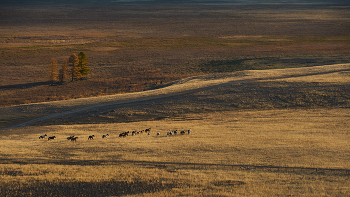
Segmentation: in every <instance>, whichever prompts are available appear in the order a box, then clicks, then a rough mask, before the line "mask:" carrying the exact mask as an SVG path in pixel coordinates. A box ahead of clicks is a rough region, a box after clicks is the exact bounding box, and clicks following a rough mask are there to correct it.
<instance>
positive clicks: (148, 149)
mask: <svg viewBox="0 0 350 197" xmlns="http://www.w3.org/2000/svg"><path fill="white" fill-rule="evenodd" d="M348 114H349V110H348V109H314V110H267V111H241V112H225V113H208V114H193V116H194V118H196V116H197V117H200V118H201V119H202V120H192V121H172V120H163V121H146V122H135V123H120V124H96V125H95V124H94V125H71V126H64V125H56V126H42V127H28V128H22V129H16V130H12V131H4V132H2V134H1V139H0V140H1V142H2V149H1V153H0V154H1V155H4V156H5V158H6V159H5V160H3V161H2V163H4V164H2V165H1V166H0V167H1V180H2V181H1V186H2V188H4V187H5V186H7V187H8V188H11V189H9V190H8V192H9V194H13V193H10V192H14V191H16V190H17V191H22V192H25V191H29V190H30V191H31V192H34V194H35V193H37V194H40V188H39V186H40V184H41V186H43V187H44V186H45V185H48V186H51V187H53V188H55V187H63V188H66V189H68V190H69V191H70V190H73V189H72V187H75V184H77V183H80V184H81V185H82V186H84V185H85V186H89V187H90V188H89V189H86V190H87V191H89V192H93V193H95V194H99V193H101V194H109V195H113V194H112V193H113V192H115V193H114V195H115V194H117V193H116V191H115V190H113V189H112V188H110V187H109V186H108V184H109V185H111V184H112V185H113V184H114V185H115V187H117V186H120V187H122V186H123V185H121V184H120V183H121V182H123V183H124V181H125V182H126V183H128V184H129V185H128V184H126V186H125V187H126V188H130V185H132V183H134V182H137V183H139V184H140V185H139V187H137V188H133V189H134V190H133V191H129V190H126V189H125V188H124V189H125V192H126V193H125V194H127V193H129V194H131V195H140V194H142V195H145V196H148V195H150V196H152V195H167V196H177V195H185V196H203V195H204V196H206V195H209V196H211V195H219V196H237V195H238V196H239V195H243V196H244V195H253V196H270V195H272V196H278V195H289V194H290V195H297V196H298V195H305V196H318V195H332V196H334V195H346V194H347V193H348V192H350V190H349V187H348V185H349V183H350V180H349V176H348V175H341V174H332V173H331V174H327V173H326V174H323V173H319V174H317V173H315V172H313V171H307V170H306V171H298V170H297V171H285V170H281V171H269V170H267V171H265V170H248V171H245V170H239V169H236V168H235V169H230V168H226V169H221V168H218V169H216V168H215V166H214V167H211V169H210V167H209V169H208V168H197V169H192V166H183V165H176V164H177V163H203V164H205V163H214V164H242V165H248V164H249V165H265V166H269V165H272V166H280V167H283V166H290V167H312V168H340V169H349V168H350V166H349V163H350V161H349V158H350V157H349V155H348V153H349V151H350V150H349V146H348V142H349V140H350V139H349V133H350V130H349V128H348V122H349V116H348ZM148 127H152V131H151V136H148V135H147V134H139V135H136V136H128V137H126V138H119V137H118V135H119V133H121V132H124V131H132V130H141V129H144V128H148ZM189 128H191V129H192V133H191V134H190V135H187V134H186V135H176V136H170V137H166V132H167V131H169V130H174V129H178V130H183V129H189ZM156 132H160V133H161V135H160V136H156V135H155V134H156ZM45 133H47V134H48V136H53V135H54V136H56V137H57V138H56V139H55V140H52V141H51V140H50V141H48V140H47V139H41V140H40V139H38V137H39V136H40V135H42V134H45ZM106 133H108V134H109V135H110V136H109V137H108V138H106V139H102V138H101V136H102V134H106ZM92 134H94V135H95V136H96V138H95V139H94V140H88V139H87V138H88V136H89V135H92ZM70 135H75V136H78V137H79V138H78V139H77V142H76V143H74V142H71V141H68V140H67V139H66V137H68V136H70ZM123 161H130V163H129V164H125V163H120V162H123ZM133 161H149V162H170V163H173V164H174V165H169V166H166V167H161V166H159V167H158V168H157V167H156V168H155V165H156V166H157V164H156V163H154V164H151V165H148V164H144V165H134V164H133ZM80 162H82V163H80ZM84 162H85V164H84ZM86 162H88V163H86ZM94 162H95V163H94ZM6 163H8V164H6ZM16 163H19V164H16ZM21 163H22V164H21ZM25 163H28V164H27V165H23V164H25ZM159 182H161V184H159ZM101 183H106V185H103V184H102V185H100V184H101ZM107 183H108V184H107ZM18 185H22V190H20V189H19V188H17V189H16V187H18ZM157 187H158V189H159V190H160V191H157ZM102 188H104V190H102ZM140 188H143V189H140ZM74 189H76V188H74ZM119 189H120V190H123V187H122V188H119ZM86 190H85V191H86ZM45 191H47V192H54V191H55V190H50V189H48V188H47V189H46V190H45ZM2 192H4V194H6V191H5V190H2ZM80 192H82V193H80V194H84V191H80ZM104 192H110V193H104ZM144 192H146V193H144ZM148 192H150V193H149V194H147V193H148ZM61 194H63V193H61Z"/></svg>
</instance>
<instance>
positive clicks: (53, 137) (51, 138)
mask: <svg viewBox="0 0 350 197" xmlns="http://www.w3.org/2000/svg"><path fill="white" fill-rule="evenodd" d="M55 138H56V136H52V137H49V138H48V139H47V140H53V139H55Z"/></svg>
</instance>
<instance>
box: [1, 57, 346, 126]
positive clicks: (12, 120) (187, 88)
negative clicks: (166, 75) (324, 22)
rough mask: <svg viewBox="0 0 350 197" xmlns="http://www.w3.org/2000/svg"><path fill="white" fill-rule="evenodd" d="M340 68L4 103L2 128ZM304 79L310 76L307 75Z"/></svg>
mask: <svg viewBox="0 0 350 197" xmlns="http://www.w3.org/2000/svg"><path fill="white" fill-rule="evenodd" d="M341 71H350V64H337V65H327V66H315V67H303V68H290V69H275V70H254V71H252V70H249V71H240V72H233V73H222V74H211V75H204V76H197V77H190V78H187V79H183V80H179V81H176V82H173V83H170V84H166V85H164V86H163V87H162V88H159V89H155V90H149V91H143V92H136V93H129V94H117V95H110V96H101V97H92V98H81V99H74V100H64V101H54V102H44V103H36V104H29V105H19V106H11V107H3V108H0V119H1V120H2V122H1V125H0V129H2V130H4V129H11V128H17V127H22V126H28V125H31V124H34V123H37V122H40V121H44V120H48V119H54V118H59V117H64V116H68V115H72V114H75V113H83V112H86V111H92V110H97V109H100V108H108V107H109V106H113V105H120V106H123V105H129V106H132V105H135V104H139V103H142V102H152V101H156V100H157V99H161V98H169V97H175V96H179V95H185V94H190V93H193V92H199V91H203V90H209V89H215V88H220V87H224V86H228V85H232V84H238V83H247V82H252V81H260V80H281V79H283V80H288V79H289V78H296V77H298V78H299V77H307V76H312V75H321V74H327V73H334V72H341ZM348 78H349V77H347V78H346V79H345V81H342V79H337V78H334V77H331V78H322V81H323V82H333V83H337V82H340V83H342V82H345V83H348V82H349V79H348ZM305 80H307V78H306V79H305ZM311 80H312V79H311ZM315 82H316V81H315Z"/></svg>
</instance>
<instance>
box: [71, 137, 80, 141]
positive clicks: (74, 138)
mask: <svg viewBox="0 0 350 197" xmlns="http://www.w3.org/2000/svg"><path fill="white" fill-rule="evenodd" d="M77 138H78V137H72V138H71V139H70V141H72V142H76V141H77Z"/></svg>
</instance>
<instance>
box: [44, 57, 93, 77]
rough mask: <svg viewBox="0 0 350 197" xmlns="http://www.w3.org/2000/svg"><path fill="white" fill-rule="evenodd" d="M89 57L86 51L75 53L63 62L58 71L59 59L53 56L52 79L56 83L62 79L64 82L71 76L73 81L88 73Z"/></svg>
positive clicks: (51, 65) (51, 64)
mask: <svg viewBox="0 0 350 197" xmlns="http://www.w3.org/2000/svg"><path fill="white" fill-rule="evenodd" d="M88 60H89V58H88V57H87V55H86V54H85V53H84V52H80V53H79V54H78V55H76V54H75V53H73V54H72V55H71V56H70V57H69V59H68V62H67V60H66V59H64V60H63V62H62V67H61V69H60V70H59V72H57V60H56V59H55V58H52V60H51V63H50V81H51V82H52V83H56V82H58V81H60V82H61V83H64V82H65V81H67V80H68V78H71V81H74V80H76V79H80V78H82V77H83V76H85V75H88V74H89V72H90V68H89V67H88V66H87V64H88Z"/></svg>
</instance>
